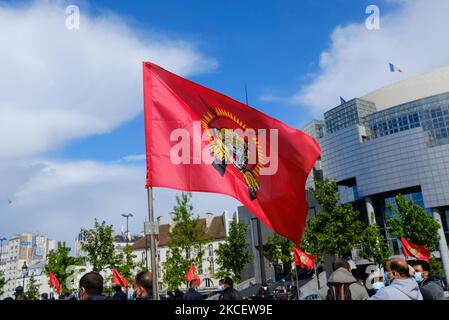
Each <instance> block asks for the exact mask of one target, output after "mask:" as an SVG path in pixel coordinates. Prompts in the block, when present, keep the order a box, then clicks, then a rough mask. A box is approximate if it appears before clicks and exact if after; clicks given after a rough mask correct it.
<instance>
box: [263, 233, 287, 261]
mask: <svg viewBox="0 0 449 320" xmlns="http://www.w3.org/2000/svg"><path fill="white" fill-rule="evenodd" d="M294 246H295V243H294V242H293V241H291V240H289V239H287V238H284V237H282V236H280V235H278V234H277V233H273V234H272V235H271V236H269V237H268V239H267V241H266V242H265V244H264V245H263V254H264V256H265V257H266V258H267V259H268V261H270V262H271V263H273V264H277V263H281V264H292V263H293V247H294Z"/></svg>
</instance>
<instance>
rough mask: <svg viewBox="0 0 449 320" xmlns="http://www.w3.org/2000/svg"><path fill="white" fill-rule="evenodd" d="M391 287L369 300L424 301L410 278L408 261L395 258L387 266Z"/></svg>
mask: <svg viewBox="0 0 449 320" xmlns="http://www.w3.org/2000/svg"><path fill="white" fill-rule="evenodd" d="M385 270H386V273H387V277H388V279H389V280H390V285H389V286H388V287H385V288H381V289H379V290H378V291H377V292H376V294H375V295H373V296H372V297H370V298H369V299H368V300H422V299H423V297H422V295H421V292H420V290H419V287H418V284H417V283H416V281H415V280H414V279H413V278H411V277H410V271H409V266H408V264H407V261H405V260H404V259H401V258H393V259H390V260H388V261H387V263H386V264H385Z"/></svg>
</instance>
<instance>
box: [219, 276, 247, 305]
mask: <svg viewBox="0 0 449 320" xmlns="http://www.w3.org/2000/svg"><path fill="white" fill-rule="evenodd" d="M223 286H224V290H223V291H222V292H221V294H220V297H219V298H218V299H219V300H242V295H241V294H240V292H238V291H237V290H236V289H234V281H232V279H231V278H230V277H226V278H224V281H223Z"/></svg>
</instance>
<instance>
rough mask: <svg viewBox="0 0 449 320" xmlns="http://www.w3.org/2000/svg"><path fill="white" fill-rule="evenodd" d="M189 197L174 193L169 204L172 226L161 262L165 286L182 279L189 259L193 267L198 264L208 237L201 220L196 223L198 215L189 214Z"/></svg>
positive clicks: (190, 212)
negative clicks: (173, 198)
mask: <svg viewBox="0 0 449 320" xmlns="http://www.w3.org/2000/svg"><path fill="white" fill-rule="evenodd" d="M191 197H192V195H191V193H185V192H183V193H182V194H181V196H179V195H177V196H176V205H175V206H174V208H173V213H174V218H173V222H174V226H173V227H172V228H171V230H170V232H169V235H168V236H169V241H168V247H169V251H168V258H167V260H166V262H165V263H164V283H165V284H166V285H167V286H168V287H169V289H175V288H178V287H179V286H180V285H181V284H182V283H184V282H185V275H186V273H187V271H188V270H189V265H190V263H194V264H195V266H196V267H197V268H198V267H201V266H202V262H203V256H204V246H205V245H206V244H207V243H208V242H210V240H211V237H210V236H209V235H208V234H207V233H206V231H205V224H204V223H200V219H199V217H194V216H193V206H192V204H191V203H190V200H191Z"/></svg>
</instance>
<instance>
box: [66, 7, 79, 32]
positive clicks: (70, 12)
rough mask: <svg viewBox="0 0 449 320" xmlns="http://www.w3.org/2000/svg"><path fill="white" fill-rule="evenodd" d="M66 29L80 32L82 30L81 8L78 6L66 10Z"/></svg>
mask: <svg viewBox="0 0 449 320" xmlns="http://www.w3.org/2000/svg"><path fill="white" fill-rule="evenodd" d="M65 14H66V18H65V27H66V28H67V29H68V30H79V29H80V20H81V16H80V8H79V7H78V6H76V5H73V4H72V5H70V6H67V8H65Z"/></svg>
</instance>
